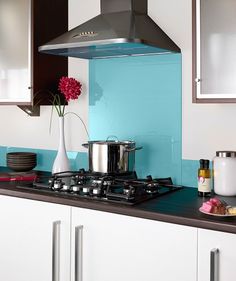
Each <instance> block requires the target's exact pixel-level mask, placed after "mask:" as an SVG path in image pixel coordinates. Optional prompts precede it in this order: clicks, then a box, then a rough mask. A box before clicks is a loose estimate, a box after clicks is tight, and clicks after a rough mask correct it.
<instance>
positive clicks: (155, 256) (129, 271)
mask: <svg viewBox="0 0 236 281" xmlns="http://www.w3.org/2000/svg"><path fill="white" fill-rule="evenodd" d="M74 244H75V245H76V248H75V249H74V250H75V252H74V253H72V271H71V272H72V280H73V281H74V280H75V281H111V280H112V281H157V280H160V281H175V280H181V281H195V280H196V278H197V274H196V268H197V266H196V265H197V229H195V228H191V227H185V226H180V225H174V224H169V223H162V222H158V221H151V220H146V219H140V218H134V217H129V216H124V215H116V214H111V213H105V212H100V211H92V210H88V209H80V208H72V245H74ZM75 277H76V278H75Z"/></svg>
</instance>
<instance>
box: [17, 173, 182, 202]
mask: <svg viewBox="0 0 236 281" xmlns="http://www.w3.org/2000/svg"><path fill="white" fill-rule="evenodd" d="M17 187H19V188H24V189H33V190H35V191H40V192H45V193H53V192H54V193H56V194H57V195H60V194H61V195H66V196H72V197H74V198H78V199H79V198H81V199H85V200H95V201H103V202H113V203H120V204H126V205H134V204H138V203H141V202H143V201H146V200H150V199H153V198H156V197H158V196H162V195H165V194H168V193H170V192H174V191H177V190H180V189H181V188H182V186H179V185H174V184H173V182H172V179H171V178H170V177H168V178H156V179H153V178H152V177H151V176H147V177H146V178H145V179H139V178H137V175H136V173H135V172H134V173H128V174H127V173H126V174H115V175H113V174H109V175H108V174H100V173H98V174H97V173H90V172H87V171H85V170H83V169H81V170H79V171H76V172H63V173H57V174H54V175H53V176H50V177H43V176H40V177H37V178H36V179H35V180H34V181H33V182H31V183H23V182H22V183H19V184H18V185H17Z"/></svg>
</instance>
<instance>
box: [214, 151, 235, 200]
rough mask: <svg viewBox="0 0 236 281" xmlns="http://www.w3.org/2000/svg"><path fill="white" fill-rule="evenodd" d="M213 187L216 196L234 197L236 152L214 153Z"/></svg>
mask: <svg viewBox="0 0 236 281" xmlns="http://www.w3.org/2000/svg"><path fill="white" fill-rule="evenodd" d="M213 186H214V192H215V193H216V194H218V195H222V196H235V195H236V151H217V152H216V156H215V157H214V159H213Z"/></svg>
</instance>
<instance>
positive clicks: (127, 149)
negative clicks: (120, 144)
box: [125, 146, 143, 152]
mask: <svg viewBox="0 0 236 281" xmlns="http://www.w3.org/2000/svg"><path fill="white" fill-rule="evenodd" d="M142 148H143V147H142V146H139V147H133V148H126V149H125V152H132V151H135V150H140V149H142Z"/></svg>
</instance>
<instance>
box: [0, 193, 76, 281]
mask: <svg viewBox="0 0 236 281" xmlns="http://www.w3.org/2000/svg"><path fill="white" fill-rule="evenodd" d="M0 280H2V281H59V280H60V281H69V280H70V207H67V206H62V205H56V204H50V203H44V202H39V201H33V200H27V199H19V198H14V197H7V196H0Z"/></svg>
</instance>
